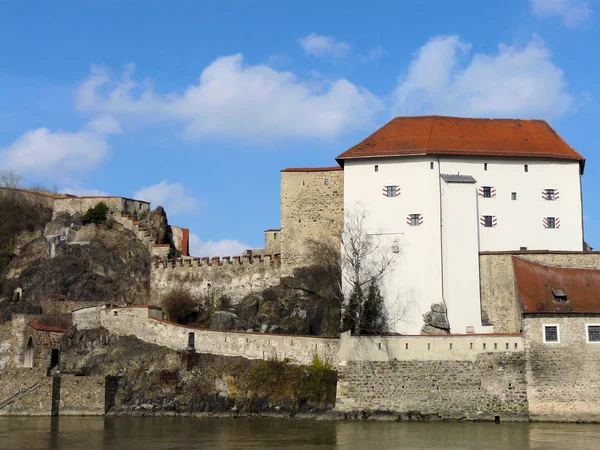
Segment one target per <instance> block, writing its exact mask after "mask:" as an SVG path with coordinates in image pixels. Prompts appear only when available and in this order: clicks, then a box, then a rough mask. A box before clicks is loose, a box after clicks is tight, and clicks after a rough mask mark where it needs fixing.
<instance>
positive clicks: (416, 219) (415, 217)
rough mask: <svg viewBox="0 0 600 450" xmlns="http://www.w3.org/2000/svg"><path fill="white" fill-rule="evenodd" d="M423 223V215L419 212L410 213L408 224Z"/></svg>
mask: <svg viewBox="0 0 600 450" xmlns="http://www.w3.org/2000/svg"><path fill="white" fill-rule="evenodd" d="M422 223H423V216H422V215H421V214H411V215H410V226H411V227H418V226H419V225H421V224H422Z"/></svg>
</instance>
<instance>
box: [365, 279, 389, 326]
mask: <svg viewBox="0 0 600 450" xmlns="http://www.w3.org/2000/svg"><path fill="white" fill-rule="evenodd" d="M385 317H386V316H385V306H384V302H383V296H382V295H381V291H380V289H379V283H377V280H375V279H374V278H373V279H371V282H370V283H369V290H368V293H367V298H366V300H365V303H364V307H363V313H362V321H361V322H362V323H361V334H381V333H384V332H385V331H386V328H387V327H386V323H385Z"/></svg>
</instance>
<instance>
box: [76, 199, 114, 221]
mask: <svg viewBox="0 0 600 450" xmlns="http://www.w3.org/2000/svg"><path fill="white" fill-rule="evenodd" d="M107 215H108V206H106V203H104V202H100V203H98V204H97V205H96V206H94V207H93V208H90V209H88V210H87V211H86V212H85V214H84V215H83V217H82V218H81V221H82V222H83V224H84V225H87V224H88V223H95V224H99V223H103V222H106V218H107Z"/></svg>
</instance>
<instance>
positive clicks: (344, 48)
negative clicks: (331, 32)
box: [298, 33, 350, 58]
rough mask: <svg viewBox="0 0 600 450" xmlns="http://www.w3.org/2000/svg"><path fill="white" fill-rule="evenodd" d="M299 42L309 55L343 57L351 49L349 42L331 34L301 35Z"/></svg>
mask: <svg viewBox="0 0 600 450" xmlns="http://www.w3.org/2000/svg"><path fill="white" fill-rule="evenodd" d="M298 43H299V44H300V46H301V47H302V48H303V49H304V51H305V52H306V54H307V55H312V56H321V57H323V56H332V57H333V58H342V57H344V56H346V54H348V52H349V51H350V45H349V44H347V43H345V42H341V41H337V40H336V39H335V38H333V37H331V36H322V35H320V34H317V33H310V34H309V35H308V36H304V37H301V38H300V39H298Z"/></svg>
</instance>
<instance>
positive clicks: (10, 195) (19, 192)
mask: <svg viewBox="0 0 600 450" xmlns="http://www.w3.org/2000/svg"><path fill="white" fill-rule="evenodd" d="M61 197H62V198H66V196H65V195H62V194H52V193H50V192H41V191H31V190H27V189H10V188H5V187H0V198H6V199H11V200H12V199H14V200H15V201H24V202H27V203H30V204H32V205H41V206H45V207H47V208H50V209H52V206H53V205H54V199H55V198H61Z"/></svg>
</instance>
